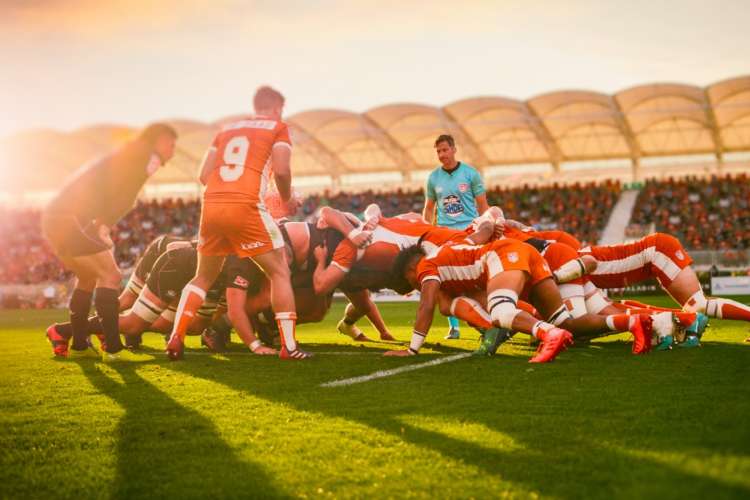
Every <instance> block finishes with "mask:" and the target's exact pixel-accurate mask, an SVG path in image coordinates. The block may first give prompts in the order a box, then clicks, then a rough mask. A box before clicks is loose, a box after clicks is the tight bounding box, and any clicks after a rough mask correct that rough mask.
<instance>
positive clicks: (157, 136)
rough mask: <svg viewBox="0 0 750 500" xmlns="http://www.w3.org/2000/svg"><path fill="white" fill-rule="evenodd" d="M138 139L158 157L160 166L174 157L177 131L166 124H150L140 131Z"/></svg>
mask: <svg viewBox="0 0 750 500" xmlns="http://www.w3.org/2000/svg"><path fill="white" fill-rule="evenodd" d="M138 139H139V140H140V141H142V142H143V143H145V144H146V146H147V147H148V148H149V149H150V150H151V151H152V152H154V153H156V154H157V155H159V158H161V163H162V164H164V163H166V162H168V161H169V160H170V158H172V156H174V148H175V143H176V142H177V131H176V130H175V129H174V128H172V127H171V126H170V125H167V124H166V123H152V124H151V125H149V126H148V127H146V128H144V129H143V130H142V131H141V133H140V135H139V136H138Z"/></svg>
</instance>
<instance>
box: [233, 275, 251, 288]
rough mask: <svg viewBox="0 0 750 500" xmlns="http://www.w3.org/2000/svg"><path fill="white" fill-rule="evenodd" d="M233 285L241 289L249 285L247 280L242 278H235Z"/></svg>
mask: <svg viewBox="0 0 750 500" xmlns="http://www.w3.org/2000/svg"><path fill="white" fill-rule="evenodd" d="M233 283H234V284H235V285H237V286H239V287H242V288H247V286H248V285H249V283H248V282H247V280H246V279H245V278H243V277H242V276H237V277H236V278H234V281H233Z"/></svg>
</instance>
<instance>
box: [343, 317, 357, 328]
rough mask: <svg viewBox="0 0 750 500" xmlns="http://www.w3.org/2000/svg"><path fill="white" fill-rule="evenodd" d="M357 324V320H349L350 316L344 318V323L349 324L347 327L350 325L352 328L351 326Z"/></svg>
mask: <svg viewBox="0 0 750 500" xmlns="http://www.w3.org/2000/svg"><path fill="white" fill-rule="evenodd" d="M356 322H357V320H356V319H349V317H348V316H344V323H345V324H347V325H350V326H351V325H353V324H354V323H356Z"/></svg>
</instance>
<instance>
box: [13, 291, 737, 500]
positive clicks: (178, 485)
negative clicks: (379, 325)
mask: <svg viewBox="0 0 750 500" xmlns="http://www.w3.org/2000/svg"><path fill="white" fill-rule="evenodd" d="M649 300H652V301H653V300H655V299H653V298H651V299H649ZM656 300H657V301H658V300H659V299H656ZM341 310H342V307H341V304H335V305H334V310H333V311H332V312H331V314H330V315H329V319H327V320H326V321H325V322H323V323H321V324H318V325H305V326H302V327H300V329H299V333H298V336H299V338H300V339H301V341H302V342H303V343H304V345H305V346H307V347H309V348H310V349H311V350H314V351H321V352H332V351H342V352H350V353H354V354H352V355H332V354H320V355H319V356H318V357H317V358H316V359H314V360H312V361H310V362H304V363H294V362H280V361H279V360H278V359H269V358H260V357H254V356H249V355H229V356H207V355H196V354H193V355H192V356H191V351H192V350H189V351H188V352H187V354H186V360H185V361H184V362H180V363H171V362H169V361H167V360H166V358H165V357H164V356H163V355H162V354H160V350H161V348H162V346H163V341H162V340H161V338H160V337H159V336H157V335H154V334H148V335H146V344H147V346H148V348H149V349H153V353H154V361H153V362H149V363H144V364H137V365H120V366H105V365H102V364H101V363H98V362H96V361H87V362H68V361H57V360H55V359H53V358H52V356H51V350H50V348H49V345H48V344H47V342H46V339H45V338H44V336H43V332H44V328H45V327H46V325H47V324H49V323H50V322H52V321H54V320H58V319H61V318H62V317H63V316H64V314H63V312H61V311H45V312H39V311H10V312H3V313H1V314H0V340H1V342H0V366H2V368H1V369H0V465H1V467H0V498H51V497H72V498H108V497H114V498H139V497H140V498H162V497H180V498H188V497H190V498H192V497H375V498H384V497H475V498H485V497H505V496H507V497H523V498H525V497H537V496H541V497H557V498H571V499H572V498H582V497H589V498H613V497H617V498H639V497H654V498H656V497H658V498H742V497H744V498H748V496H750V425H749V421H750V389H749V385H748V375H750V345H746V344H744V343H743V340H744V338H745V337H747V336H748V335H750V332H749V331H748V327H747V325H744V324H741V323H729V322H719V321H714V322H713V323H712V325H711V327H710V329H709V330H708V332H707V334H706V337H705V342H704V347H703V348H701V349H693V350H675V351H672V352H664V353H652V354H649V355H647V356H643V357H634V356H632V355H630V353H629V349H630V345H629V342H627V338H626V337H625V336H617V337H611V338H609V339H606V341H601V342H595V343H592V344H591V346H589V347H580V348H574V349H571V350H569V351H567V352H566V353H564V354H562V355H561V356H560V357H559V358H558V360H557V361H555V362H554V363H552V364H549V365H543V366H532V365H529V364H528V363H527V359H528V357H529V356H530V354H531V348H529V347H528V345H527V344H526V341H525V339H524V337H523V336H520V335H519V336H517V338H516V339H514V341H513V343H512V344H508V345H505V346H503V348H502V349H501V351H500V355H499V356H497V357H496V358H494V359H465V360H460V361H456V362H454V363H448V364H444V365H440V366H436V367H432V368H427V369H423V370H417V371H413V372H409V373H404V374H401V375H396V376H393V377H387V378H383V379H379V380H375V381H371V382H366V383H363V384H359V385H353V386H348V387H339V388H321V387H319V384H321V383H323V382H327V381H331V380H334V379H339V378H345V377H352V376H358V375H364V374H368V373H371V372H373V371H376V370H379V369H384V368H392V367H396V366H403V365H406V364H411V363H417V362H421V361H424V360H427V359H434V357H435V355H436V354H435V353H437V352H442V353H447V352H460V351H461V350H465V349H472V348H474V347H475V345H476V339H477V336H476V334H475V333H473V332H470V331H469V329H468V328H464V329H463V331H462V333H463V335H464V337H465V338H464V339H462V340H461V341H458V342H450V343H449V342H446V341H442V339H441V337H442V334H443V333H444V332H443V330H445V321H444V320H442V319H438V320H437V321H436V327H435V328H434V329H433V333H432V334H431V336H430V338H429V339H428V340H431V341H432V342H438V341H440V342H441V343H442V346H437V345H436V344H435V343H433V344H429V345H428V347H429V348H430V349H427V350H426V351H425V355H423V356H420V357H419V358H416V359H415V358H407V359H384V358H382V357H381V356H379V353H380V352H381V351H382V350H383V349H386V348H388V347H390V346H389V345H387V344H384V343H376V344H371V345H366V346H365V345H355V344H352V343H350V342H348V341H347V339H346V338H344V337H342V336H341V335H338V334H336V333H334V325H335V320H336V319H337V318H338V317H339V315H340V314H341ZM382 310H383V315H384V317H385V318H386V320H387V321H388V322H389V324H390V325H392V326H393V332H394V334H396V335H397V337H398V338H399V339H401V340H406V339H408V338H409V335H410V328H409V324H410V322H411V321H412V319H413V313H414V306H413V305H412V304H406V305H404V304H386V305H383V307H382ZM366 332H367V333H368V334H370V333H372V329H371V328H367V329H366ZM189 340H190V341H189V344H188V345H189V346H193V347H195V351H196V352H197V351H199V349H198V342H197V339H195V338H191V339H189ZM235 342H236V339H235ZM233 349H234V350H236V351H238V352H239V351H240V347H239V346H238V345H237V344H235V345H234V346H233ZM201 352H203V351H201ZM430 353H432V354H430Z"/></svg>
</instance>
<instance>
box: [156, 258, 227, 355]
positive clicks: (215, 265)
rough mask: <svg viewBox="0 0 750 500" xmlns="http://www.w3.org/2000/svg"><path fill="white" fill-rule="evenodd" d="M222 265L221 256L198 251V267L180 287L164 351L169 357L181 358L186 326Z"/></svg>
mask: <svg viewBox="0 0 750 500" xmlns="http://www.w3.org/2000/svg"><path fill="white" fill-rule="evenodd" d="M223 265H224V257H223V256H214V255H210V256H209V255H202V254H200V253H198V267H197V269H196V271H195V277H194V278H193V279H192V280H191V281H190V283H188V284H187V285H185V288H183V289H182V294H181V295H180V301H179V303H178V305H177V313H176V314H175V321H174V326H173V327H172V335H171V336H170V337H169V341H168V342H167V349H166V352H167V356H169V359H172V360H178V359H181V358H182V356H183V352H184V349H185V335H187V331H188V327H189V326H190V323H192V321H193V318H195V314H196V312H198V309H199V308H200V306H201V304H203V301H204V300H206V290H208V289H209V287H210V286H211V285H212V284H213V283H214V281H216V278H218V277H219V273H221V267H222V266H223Z"/></svg>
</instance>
